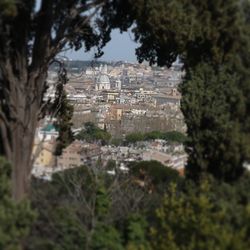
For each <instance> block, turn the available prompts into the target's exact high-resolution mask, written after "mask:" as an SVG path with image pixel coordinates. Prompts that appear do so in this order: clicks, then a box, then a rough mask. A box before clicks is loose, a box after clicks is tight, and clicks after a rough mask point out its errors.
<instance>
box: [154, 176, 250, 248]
mask: <svg viewBox="0 0 250 250" xmlns="http://www.w3.org/2000/svg"><path fill="white" fill-rule="evenodd" d="M216 188H218V189H219V188H220V185H218V186H216ZM231 189H232V186H231ZM227 202H228V203H230V199H229V200H226V199H225V197H221V196H217V195H215V193H214V192H211V186H210V184H209V183H208V182H207V181H204V183H203V184H202V185H201V186H199V187H198V186H196V187H195V188H189V189H188V190H187V191H186V192H180V191H178V190H176V188H175V187H174V186H172V188H171V189H170V190H169V192H168V195H167V196H166V197H165V198H164V201H163V203H162V206H161V207H160V208H158V209H157V211H156V218H155V219H156V220H155V222H154V223H155V224H153V226H152V228H151V229H150V231H151V239H152V240H151V241H150V242H151V246H152V249H159V250H166V249H169V250H179V249H183V250H186V249H188V250H192V249H201V250H213V249H220V250H223V249H228V248H230V249H234V250H240V249H241V250H244V249H249V246H250V242H249V239H248V230H249V225H248V223H249V218H250V217H249V207H247V206H246V207H245V206H242V207H240V208H239V207H237V209H238V210H237V213H239V216H240V217H242V221H241V223H240V225H239V226H237V225H235V223H234V222H233V217H234V215H235V211H232V210H231V209H230V208H229V207H228V206H225V204H226V203H227ZM230 207H231V208H232V204H231V206H230ZM230 217H231V218H230ZM229 218H230V219H229Z"/></svg>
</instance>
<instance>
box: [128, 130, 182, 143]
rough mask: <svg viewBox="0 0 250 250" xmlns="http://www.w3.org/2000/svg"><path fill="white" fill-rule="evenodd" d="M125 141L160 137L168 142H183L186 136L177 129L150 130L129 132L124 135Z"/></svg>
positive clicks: (130, 141)
mask: <svg viewBox="0 0 250 250" xmlns="http://www.w3.org/2000/svg"><path fill="white" fill-rule="evenodd" d="M125 139H126V142H128V143H136V142H138V141H148V140H156V139H162V140H166V141H168V142H177V143H184V142H185V141H186V136H185V135H184V134H183V133H181V132H178V131H169V132H160V131H152V132H147V133H144V134H143V133H140V132H138V133H131V134H128V135H127V136H126V138H125Z"/></svg>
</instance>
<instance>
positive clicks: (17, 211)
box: [0, 157, 35, 250]
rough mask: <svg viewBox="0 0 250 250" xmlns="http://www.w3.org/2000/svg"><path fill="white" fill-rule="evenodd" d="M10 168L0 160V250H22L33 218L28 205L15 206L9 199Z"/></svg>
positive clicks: (33, 214)
mask: <svg viewBox="0 0 250 250" xmlns="http://www.w3.org/2000/svg"><path fill="white" fill-rule="evenodd" d="M10 179H11V166H10V164H9V163H8V162H7V161H6V160H4V159H3V158H2V157H1V158H0V249H1V250H18V249H22V241H23V240H24V238H25V237H26V236H27V235H28V233H29V231H30V227H31V224H32V222H33V220H34V218H35V213H34V212H33V211H32V209H31V207H30V204H29V203H28V202H27V201H22V202H20V203H18V204H16V203H15V202H14V201H13V200H12V197H11V185H10V183H11V182H10Z"/></svg>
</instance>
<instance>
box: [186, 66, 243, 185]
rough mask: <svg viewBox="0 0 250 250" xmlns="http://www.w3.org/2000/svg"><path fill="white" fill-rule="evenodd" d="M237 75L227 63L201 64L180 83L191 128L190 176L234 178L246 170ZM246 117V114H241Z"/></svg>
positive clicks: (189, 133)
mask: <svg viewBox="0 0 250 250" xmlns="http://www.w3.org/2000/svg"><path fill="white" fill-rule="evenodd" d="M237 82H238V77H237V75H236V74H234V75H232V74H231V73H230V71H229V69H227V68H226V67H223V66H220V67H219V66H216V67H213V66H212V65H210V64H205V63H203V64H200V65H198V66H197V67H195V68H194V69H193V70H192V71H190V72H188V74H187V76H186V80H185V81H184V82H183V83H182V85H181V91H182V93H183V99H182V111H183V113H184V115H185V122H186V124H187V128H188V131H187V132H188V135H189V140H188V141H187V143H186V150H187V152H188V154H189V156H190V157H189V162H188V165H187V168H186V173H187V176H188V177H191V178H193V179H195V180H198V179H199V178H200V176H201V175H202V174H205V173H211V174H213V176H214V177H216V178H218V179H220V180H225V181H233V180H235V179H237V178H239V177H240V176H241V175H242V173H243V171H244V168H243V162H244V159H245V157H244V154H245V151H244V145H243V141H244V137H245V134H243V133H241V124H240V123H241V122H240V120H237V119H235V118H236V117H239V116H244V113H245V103H244V98H243V93H242V91H241V90H240V89H239V88H238V85H237ZM242 118H243V117H242Z"/></svg>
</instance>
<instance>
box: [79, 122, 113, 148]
mask: <svg viewBox="0 0 250 250" xmlns="http://www.w3.org/2000/svg"><path fill="white" fill-rule="evenodd" d="M110 138H111V134H110V133H109V132H107V131H106V130H103V129H100V128H99V127H97V126H96V125H95V124H94V123H92V122H86V123H85V124H84V129H83V130H82V131H80V132H79V133H78V134H77V135H76V139H78V140H86V141H87V142H93V141H100V142H101V143H102V144H107V143H108V142H109V140H110Z"/></svg>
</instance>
